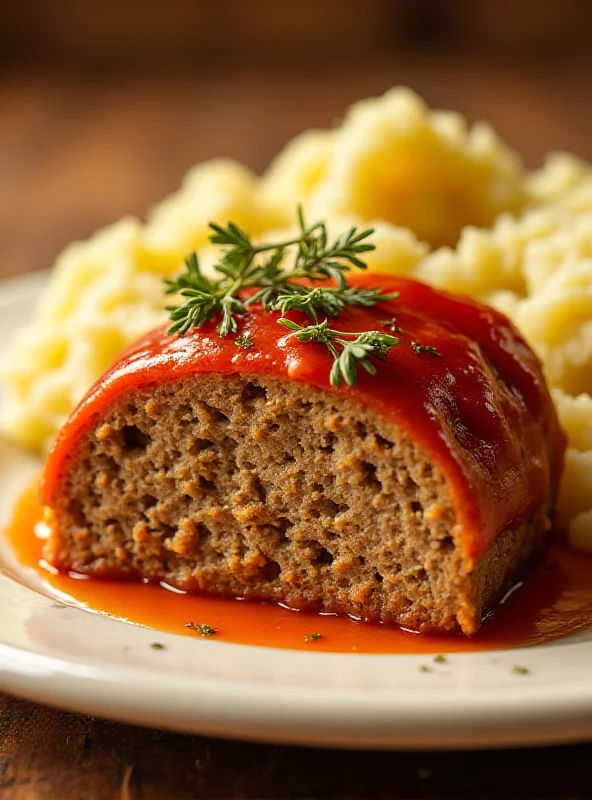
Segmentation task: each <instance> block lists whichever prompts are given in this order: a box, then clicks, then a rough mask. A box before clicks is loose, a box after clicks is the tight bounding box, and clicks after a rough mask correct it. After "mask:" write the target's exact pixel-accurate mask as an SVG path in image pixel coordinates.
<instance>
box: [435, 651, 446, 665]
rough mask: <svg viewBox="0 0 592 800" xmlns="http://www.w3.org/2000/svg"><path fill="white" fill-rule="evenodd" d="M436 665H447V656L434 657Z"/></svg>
mask: <svg viewBox="0 0 592 800" xmlns="http://www.w3.org/2000/svg"><path fill="white" fill-rule="evenodd" d="M434 663H435V664H446V663H447V659H446V656H443V655H441V654H440V653H438V655H437V656H434Z"/></svg>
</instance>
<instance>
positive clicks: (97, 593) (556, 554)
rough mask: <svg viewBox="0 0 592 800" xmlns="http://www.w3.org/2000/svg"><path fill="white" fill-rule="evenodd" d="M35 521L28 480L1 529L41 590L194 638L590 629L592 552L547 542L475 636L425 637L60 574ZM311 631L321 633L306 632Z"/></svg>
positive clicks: (472, 643) (289, 639)
mask: <svg viewBox="0 0 592 800" xmlns="http://www.w3.org/2000/svg"><path fill="white" fill-rule="evenodd" d="M41 520H42V509H41V507H40V506H39V504H38V501H37V486H36V485H34V486H32V487H31V488H30V489H29V490H28V491H27V492H26V493H25V494H24V495H23V496H22V497H21V499H20V500H19V501H18V503H17V505H16V508H15V512H14V516H13V519H12V522H11V523H10V525H9V527H8V529H7V536H8V540H9V542H10V544H11V546H12V548H13V549H14V551H15V553H16V556H17V558H18V561H19V563H20V564H21V565H22V566H23V567H26V568H28V569H31V570H34V571H35V572H36V573H37V575H38V576H40V577H41V580H42V581H43V585H44V588H45V590H46V592H47V593H48V594H50V595H53V596H55V597H56V598H57V599H59V600H61V601H66V602H70V601H71V602H73V603H75V604H77V605H80V606H83V607H84V608H87V609H89V610H91V611H95V612H99V613H102V614H106V615H107V616H110V617H113V618H116V619H120V620H125V621H127V622H130V623H135V624H137V625H143V626H146V627H149V628H153V629H155V630H158V631H166V632H168V633H177V634H184V635H188V636H198V635H199V633H198V632H197V631H196V629H195V628H194V627H189V628H188V627H187V623H188V622H192V623H194V624H195V625H199V624H207V625H210V626H211V627H212V628H214V629H215V631H216V633H215V638H217V639H219V640H220V641H224V642H234V643H239V644H250V645H259V646H262V647H279V648H284V649H291V650H312V649H314V650H324V651H330V652H339V653H347V652H356V653H384V654H387V653H391V654H394V653H433V654H435V653H441V652H448V653H450V652H470V651H476V650H498V649H507V648H512V647H521V646H524V645H533V644H539V643H541V642H545V641H548V640H550V639H555V638H557V637H560V636H567V635H568V634H572V633H576V632H579V631H583V630H592V556H586V555H583V554H581V553H575V552H573V551H571V550H569V549H568V548H567V547H565V546H562V545H560V544H556V545H554V546H553V547H552V548H551V550H550V552H549V554H548V557H547V559H546V560H545V561H544V562H542V563H540V564H538V565H537V566H535V567H534V568H533V570H532V571H531V573H530V574H529V575H528V577H527V579H526V580H525V582H524V584H517V585H516V586H515V587H514V589H513V590H512V591H511V592H509V593H508V594H507V595H506V598H505V600H504V602H502V603H500V605H498V607H497V608H496V609H495V610H494V611H493V612H492V613H491V614H490V615H489V617H488V618H487V619H485V621H484V622H483V625H482V626H481V629H480V630H479V632H478V633H477V634H476V635H475V636H472V637H463V636H432V635H426V634H421V635H420V634H417V633H412V632H408V631H405V630H402V629H401V628H398V627H396V626H390V625H380V624H368V623H363V622H358V621H356V620H353V619H350V618H347V617H337V616H334V615H327V614H316V613H313V612H309V611H293V610H290V609H287V608H283V607H282V606H280V605H278V604H276V603H259V602H253V601H241V600H237V599H232V598H219V597H211V596H204V595H191V594H186V593H182V592H179V591H178V590H176V589H172V588H170V587H167V586H165V585H160V584H148V583H143V582H131V581H130V582H124V581H112V580H101V579H98V578H89V577H88V576H86V575H79V574H75V573H59V572H57V571H56V570H55V569H54V568H52V567H50V566H49V565H48V564H46V563H45V562H44V561H43V559H42V554H41V548H42V545H43V540H42V538H40V536H39V534H40V533H42V531H43V525H40V524H39V523H41ZM56 613H59V611H57V610H56ZM312 633H318V634H320V638H312V639H311V638H308V637H310V635H311V634H312Z"/></svg>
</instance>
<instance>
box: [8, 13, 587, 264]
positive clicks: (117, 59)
mask: <svg viewBox="0 0 592 800" xmlns="http://www.w3.org/2000/svg"><path fill="white" fill-rule="evenodd" d="M591 23H592V3H591V2H589V0H536V2H531V1H530V0H479V1H478V2H477V1H476V0H451V1H449V2H447V1H446V0H406V1H403V0H402V1H401V2H397V1H396V0H339V2H337V0H299V1H298V3H295V2H294V3H288V2H283V3H282V2H277V0H216V2H205V3H202V2H195V1H193V0H166V2H164V0H162V1H161V0H84V2H80V0H52V2H51V3H48V2H46V0H14V1H13V2H10V1H9V0H7V1H5V2H2V3H0V186H1V187H2V191H1V192H0V274H4V275H7V274H15V273H19V272H23V271H28V270H32V269H36V268H41V267H45V266H47V265H48V264H50V263H51V262H52V261H53V259H54V257H55V255H56V253H57V252H58V251H59V250H60V249H61V248H62V247H63V246H64V245H65V244H66V243H67V242H68V241H69V240H70V239H72V238H79V237H86V236H88V235H89V234H90V233H91V232H92V231H93V230H95V229H96V228H97V227H99V226H101V225H104V224H106V223H108V222H110V221H112V220H114V219H116V218H118V217H119V216H121V215H123V214H125V213H134V214H140V215H143V214H144V213H145V212H146V209H147V208H148V207H149V206H150V205H151V204H153V203H155V202H156V201H158V200H159V199H160V198H161V197H163V196H164V195H165V194H166V193H169V192H171V191H173V190H174V189H175V188H176V187H177V185H178V184H179V181H180V179H181V177H182V176H183V174H184V172H185V171H186V170H187V168H188V167H189V166H190V165H191V164H193V163H195V162H197V161H201V160H204V159H207V158H210V157H211V156H216V155H227V156H232V157H234V158H238V159H240V160H241V161H243V162H245V163H246V164H247V165H249V166H250V167H252V168H253V169H255V170H257V171H260V170H262V169H264V168H265V166H266V164H267V163H268V162H269V160H270V159H271V158H272V157H273V156H274V154H275V153H277V152H278V150H280V149H281V147H282V146H283V144H284V143H285V142H286V141H287V140H288V139H289V138H290V137H291V136H293V135H294V134H296V133H298V132H299V131H300V130H302V129H304V128H307V127H310V126H323V127H325V126H328V125H331V124H332V122H333V121H334V120H335V119H336V118H338V117H339V116H340V115H342V114H343V112H344V110H345V108H346V107H347V105H348V104H349V103H351V102H353V101H354V100H356V99H359V98H361V97H365V96H369V95H376V94H379V93H381V92H383V91H384V90H385V89H387V88H388V87H389V86H392V85H394V84H399V83H402V84H408V85H410V86H412V87H413V88H414V89H416V90H417V91H418V92H420V93H421V94H422V95H423V96H424V97H425V98H426V99H427V100H428V102H430V103H431V104H432V105H434V106H439V107H448V108H455V109H458V110H459V111H461V112H462V113H464V114H465V115H466V116H467V117H468V118H469V119H470V120H475V119H480V118H484V119H487V120H489V121H490V122H491V123H492V124H493V125H494V127H495V128H496V129H497V130H498V132H499V133H500V135H502V136H503V137H504V138H505V139H506V140H507V141H508V142H509V143H510V144H511V145H512V146H513V147H515V148H516V149H517V150H518V151H520V152H521V153H522V154H523V155H524V157H525V160H526V162H527V163H528V164H529V165H531V166H534V165H536V164H538V163H539V162H540V160H541V158H542V157H543V154H544V153H545V152H547V151H548V150H550V149H569V150H572V151H574V152H576V153H579V154H580V155H582V156H584V157H587V158H592V140H591V137H590V135H589V131H590V128H591V127H592V106H591V104H590V102H589V99H590V94H591V89H592V82H591V75H592V55H591V54H592V49H591V48H590V45H589V32H590V30H591Z"/></svg>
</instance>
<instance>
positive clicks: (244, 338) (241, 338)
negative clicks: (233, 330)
mask: <svg viewBox="0 0 592 800" xmlns="http://www.w3.org/2000/svg"><path fill="white" fill-rule="evenodd" d="M234 343H235V345H236V346H237V347H242V348H243V350H250V349H251V347H253V339H252V338H251V334H250V333H248V332H247V333H241V334H239V335H238V336H237V337H236V339H235V340H234Z"/></svg>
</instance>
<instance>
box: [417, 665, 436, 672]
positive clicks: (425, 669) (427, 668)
mask: <svg viewBox="0 0 592 800" xmlns="http://www.w3.org/2000/svg"><path fill="white" fill-rule="evenodd" d="M419 671H420V672H433V669H432V668H431V667H430V666H428V665H427V664H422V665H421V666H420V668H419Z"/></svg>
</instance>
